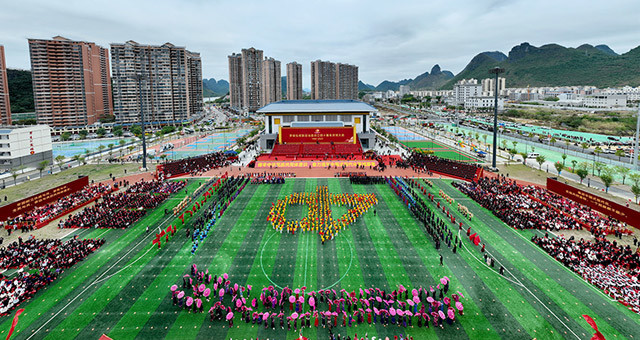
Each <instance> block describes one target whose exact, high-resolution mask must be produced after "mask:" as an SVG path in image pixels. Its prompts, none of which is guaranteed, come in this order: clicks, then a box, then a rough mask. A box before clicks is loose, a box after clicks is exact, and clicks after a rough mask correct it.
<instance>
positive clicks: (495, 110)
mask: <svg viewBox="0 0 640 340" xmlns="http://www.w3.org/2000/svg"><path fill="white" fill-rule="evenodd" d="M503 72H504V69H503V68H499V67H495V68H492V69H490V70H489V73H490V74H495V75H496V84H495V85H496V86H495V90H494V91H493V94H494V101H493V159H492V161H491V166H492V167H493V168H494V169H495V168H496V156H497V145H498V75H499V74H500V73H503Z"/></svg>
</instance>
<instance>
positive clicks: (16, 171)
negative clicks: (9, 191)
mask: <svg viewBox="0 0 640 340" xmlns="http://www.w3.org/2000/svg"><path fill="white" fill-rule="evenodd" d="M20 170H22V169H20V168H11V177H13V185H18V180H17V178H18V175H19V174H20Z"/></svg>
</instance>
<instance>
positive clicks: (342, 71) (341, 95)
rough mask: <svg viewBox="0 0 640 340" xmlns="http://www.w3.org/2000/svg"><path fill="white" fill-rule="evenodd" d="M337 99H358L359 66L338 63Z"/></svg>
mask: <svg viewBox="0 0 640 340" xmlns="http://www.w3.org/2000/svg"><path fill="white" fill-rule="evenodd" d="M336 99H354V100H355V99H358V66H354V65H349V64H340V63H338V64H336Z"/></svg>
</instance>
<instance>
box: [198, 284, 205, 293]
mask: <svg viewBox="0 0 640 340" xmlns="http://www.w3.org/2000/svg"><path fill="white" fill-rule="evenodd" d="M204 289H205V286H204V283H203V284H201V285H200V286H199V287H198V291H199V292H200V293H202V292H204Z"/></svg>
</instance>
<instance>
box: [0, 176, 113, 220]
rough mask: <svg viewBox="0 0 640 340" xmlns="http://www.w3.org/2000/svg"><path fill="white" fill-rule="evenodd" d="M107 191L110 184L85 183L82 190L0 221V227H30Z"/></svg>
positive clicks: (109, 190) (109, 188) (109, 189)
mask: <svg viewBox="0 0 640 340" xmlns="http://www.w3.org/2000/svg"><path fill="white" fill-rule="evenodd" d="M108 192H111V186H110V185H108V184H96V185H87V186H85V187H84V188H82V190H80V191H77V192H75V193H72V194H70V195H67V196H64V197H62V198H60V199H58V200H57V201H55V202H51V203H47V204H44V205H41V206H39V207H36V208H34V209H32V210H30V211H28V212H25V213H23V214H21V215H19V216H16V217H14V218H10V219H8V220H6V221H0V227H4V228H5V229H10V228H11V229H13V228H14V227H15V228H16V229H17V228H28V229H32V228H34V227H35V225H36V224H38V223H42V222H46V221H49V220H52V219H54V218H56V217H57V216H59V215H60V214H62V213H64V212H65V211H67V210H69V209H71V208H73V207H76V206H78V205H81V204H83V203H85V202H87V201H90V200H91V199H93V198H95V197H99V196H101V195H103V194H106V193H108Z"/></svg>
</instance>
